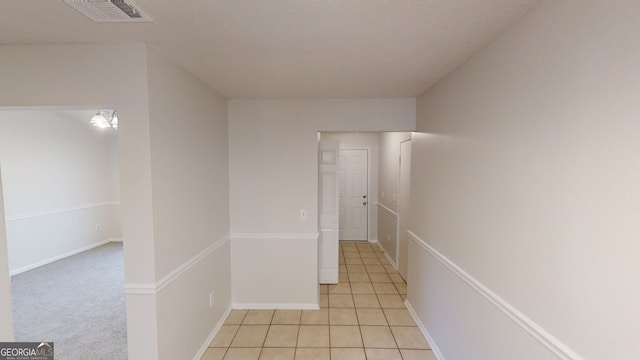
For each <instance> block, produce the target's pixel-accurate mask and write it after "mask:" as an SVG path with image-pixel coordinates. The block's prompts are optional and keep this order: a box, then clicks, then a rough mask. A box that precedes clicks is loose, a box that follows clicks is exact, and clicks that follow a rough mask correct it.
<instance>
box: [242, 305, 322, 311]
mask: <svg viewBox="0 0 640 360" xmlns="http://www.w3.org/2000/svg"><path fill="white" fill-rule="evenodd" d="M232 306H233V308H234V309H238V310H247V309H249V310H254V309H258V310H271V309H275V310H320V305H318V304H315V303H313V304H311V303H309V304H292V303H256V304H254V303H233V304H232Z"/></svg>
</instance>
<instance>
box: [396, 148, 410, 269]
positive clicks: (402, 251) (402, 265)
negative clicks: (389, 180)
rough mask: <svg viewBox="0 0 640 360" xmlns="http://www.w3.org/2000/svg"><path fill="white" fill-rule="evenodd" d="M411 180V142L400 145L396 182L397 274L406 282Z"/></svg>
mask: <svg viewBox="0 0 640 360" xmlns="http://www.w3.org/2000/svg"><path fill="white" fill-rule="evenodd" d="M410 178H411V140H406V141H403V142H401V143H400V179H399V181H398V187H399V189H398V194H399V196H398V198H399V204H398V232H399V234H398V252H397V254H398V259H397V264H398V272H399V273H400V275H401V276H402V277H403V278H404V279H405V280H407V262H408V259H409V250H408V249H409V235H408V234H407V231H409V202H410V201H411V197H410V192H409V188H410V185H411V184H410Z"/></svg>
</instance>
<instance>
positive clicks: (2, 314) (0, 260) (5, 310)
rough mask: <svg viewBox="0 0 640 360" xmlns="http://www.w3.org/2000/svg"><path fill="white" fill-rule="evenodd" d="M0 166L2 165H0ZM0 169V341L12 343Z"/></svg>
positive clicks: (11, 316) (9, 286)
mask: <svg viewBox="0 0 640 360" xmlns="http://www.w3.org/2000/svg"><path fill="white" fill-rule="evenodd" d="M0 165H2V164H0ZM1 170H2V169H1V168H0V324H5V325H4V326H0V341H3V342H10V341H14V340H15V338H14V336H13V327H11V326H10V325H9V324H12V323H13V315H12V313H11V278H10V277H9V252H8V251H7V237H6V234H5V225H4V199H3V196H2V194H3V191H2V171H1Z"/></svg>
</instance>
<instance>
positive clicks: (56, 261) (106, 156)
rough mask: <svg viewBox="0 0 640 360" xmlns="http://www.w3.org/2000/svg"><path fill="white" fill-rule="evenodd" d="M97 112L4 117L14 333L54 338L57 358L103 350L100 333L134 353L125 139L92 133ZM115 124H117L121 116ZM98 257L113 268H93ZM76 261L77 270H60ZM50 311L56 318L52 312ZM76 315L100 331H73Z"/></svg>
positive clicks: (0, 123)
mask: <svg viewBox="0 0 640 360" xmlns="http://www.w3.org/2000/svg"><path fill="white" fill-rule="evenodd" d="M111 111H112V110H111ZM96 112H97V110H96V109H95V108H94V109H72V108H67V107H64V108H63V107H60V108H53V107H51V108H50V107H46V108H45V107H42V108H37V107H34V108H28V109H27V108H24V109H10V110H2V109H0V129H1V130H2V131H0V154H1V156H0V158H1V160H2V166H3V174H2V177H3V179H2V180H3V185H4V189H3V190H4V191H3V198H4V209H5V214H4V216H3V219H2V220H3V221H4V225H5V226H6V232H5V234H6V242H7V247H6V257H7V262H8V266H7V268H8V269H9V271H10V272H9V275H11V277H12V278H11V279H12V281H11V283H12V284H11V286H12V288H11V297H12V304H11V306H10V307H9V309H10V311H11V312H12V318H13V321H12V323H13V325H14V326H13V329H12V332H13V334H14V335H15V336H14V337H15V339H16V340H17V341H27V340H28V339H34V338H38V339H41V338H46V339H51V340H53V341H54V342H56V350H57V351H56V354H58V355H60V354H62V355H64V354H66V357H69V358H72V357H78V356H80V355H79V354H78V353H79V352H80V351H85V352H84V354H85V355H86V354H88V353H87V352H86V349H88V348H89V346H84V345H87V344H89V343H90V342H96V337H97V336H96V335H95V334H100V339H99V340H100V341H105V340H106V339H107V338H108V339H109V340H111V339H115V341H112V342H110V344H111V345H110V346H111V348H112V349H114V350H113V351H114V352H116V351H117V352H119V353H120V354H124V355H126V352H127V344H126V316H125V315H126V309H125V305H124V286H123V285H122V282H123V280H124V278H123V274H124V272H123V268H122V262H123V258H122V243H121V241H122V233H121V225H120V201H119V172H118V142H117V132H116V128H98V127H95V126H92V123H91V120H92V117H94V116H95V115H96ZM105 112H106V110H105ZM102 116H107V115H106V114H104V115H102ZM108 117H109V119H110V120H111V121H112V122H113V121H114V120H113V118H114V116H113V112H110V113H109V116H108ZM110 124H112V123H110ZM106 248H108V249H109V250H113V251H108V253H107V252H105V251H104V250H105V249H106ZM92 249H93V250H92ZM90 250H91V251H93V252H94V253H95V252H96V251H98V250H102V251H98V252H97V253H96V254H97V256H96V259H101V260H107V261H106V265H105V266H99V265H98V263H97V261H94V260H95V259H94V260H91V261H89V260H86V256H85V254H86V253H87V252H89V251H90ZM104 254H107V255H108V258H107V257H105V256H102V255H104ZM72 259H75V262H74V263H75V264H77V265H78V267H77V268H75V269H74V270H72V271H69V270H60V269H61V266H62V265H63V264H64V263H68V262H70V261H71V260H72ZM56 269H59V270H60V271H57V272H56V271H55V270H56ZM107 270H109V271H107ZM107 272H108V273H109V274H111V275H113V276H112V277H111V278H109V279H108V281H105V282H102V283H101V282H99V281H96V279H97V278H98V276H102V275H105V274H107ZM3 275H4V274H3ZM50 284H58V285H56V286H51V285H50ZM80 284H81V285H83V286H79V285H80ZM64 286H70V288H69V289H68V290H69V291H63V289H65V288H64ZM72 291H77V293H73V294H74V295H71V294H72ZM56 292H58V293H56ZM82 296H85V297H89V296H95V299H96V301H83V298H82ZM51 299H54V300H51ZM43 302H44V303H45V305H42V303H43ZM55 304H58V305H59V306H56V305H55ZM98 304H100V305H98ZM103 305H105V306H103ZM51 308H53V309H56V311H46V310H50V309H51ZM96 309H98V310H101V311H105V312H106V313H107V314H108V316H105V318H108V319H109V321H103V319H101V318H99V317H98V314H99V312H98V311H96ZM110 310H113V311H110ZM113 314H117V315H118V316H113ZM69 317H72V318H81V319H83V321H82V323H83V325H87V326H89V325H91V328H92V329H93V330H96V329H101V330H100V331H98V330H96V331H83V330H82V328H80V327H79V326H75V327H74V328H73V329H71V328H65V325H66V326H67V327H68V326H69V325H68V324H71V323H72V322H70V321H69V320H68V318H69ZM43 324H46V325H47V326H44V325H43ZM96 324H97V325H96ZM71 330H73V331H75V332H76V334H74V333H73V331H71ZM107 334H109V336H107ZM111 335H113V336H111ZM91 336H93V339H89V338H90V337H91ZM62 357H65V356H62Z"/></svg>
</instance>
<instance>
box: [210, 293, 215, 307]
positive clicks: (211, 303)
mask: <svg viewBox="0 0 640 360" xmlns="http://www.w3.org/2000/svg"><path fill="white" fill-rule="evenodd" d="M214 300H215V295H214V293H213V290H211V292H210V293H209V307H210V308H212V307H213V301H214Z"/></svg>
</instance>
